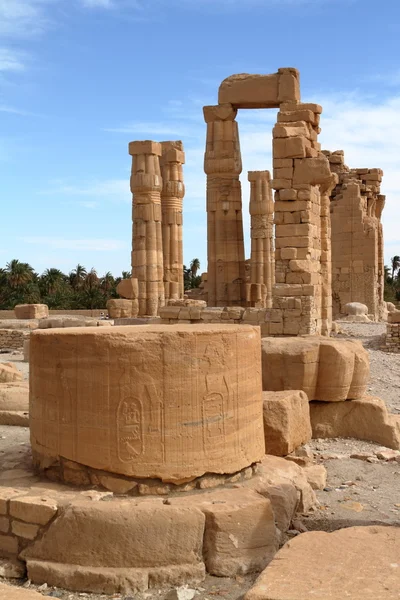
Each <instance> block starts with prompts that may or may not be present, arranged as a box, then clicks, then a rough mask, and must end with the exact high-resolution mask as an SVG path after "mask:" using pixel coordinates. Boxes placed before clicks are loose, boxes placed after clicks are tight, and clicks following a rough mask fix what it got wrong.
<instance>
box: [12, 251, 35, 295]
mask: <svg viewBox="0 0 400 600" xmlns="http://www.w3.org/2000/svg"><path fill="white" fill-rule="evenodd" d="M5 271H6V275H7V284H8V285H9V286H10V287H11V288H18V287H22V286H24V285H27V284H28V283H30V282H32V281H33V275H34V271H33V268H32V267H31V265H29V264H28V263H22V262H19V260H17V259H16V258H14V259H13V260H11V261H10V262H9V263H7V264H6V268H5Z"/></svg>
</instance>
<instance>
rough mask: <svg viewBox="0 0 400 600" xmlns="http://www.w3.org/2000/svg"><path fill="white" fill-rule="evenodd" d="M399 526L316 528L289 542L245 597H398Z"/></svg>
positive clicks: (261, 599) (307, 599) (339, 599)
mask: <svg viewBox="0 0 400 600" xmlns="http://www.w3.org/2000/svg"><path fill="white" fill-rule="evenodd" d="M399 555H400V528H398V527H375V526H372V527H349V528H346V529H340V530H338V531H334V532H333V533H326V532H323V531H313V532H308V533H303V534H301V535H298V536H297V537H296V538H294V539H293V540H291V541H290V542H288V543H287V544H285V546H283V548H282V549H281V550H280V551H279V552H278V553H277V554H276V556H275V558H274V559H273V560H272V561H271V563H270V564H269V565H268V567H267V568H266V569H265V570H264V571H263V573H262V574H261V575H260V577H259V578H258V579H257V581H256V583H255V585H254V586H253V587H252V588H251V589H250V590H249V591H248V592H247V594H246V596H245V600H300V599H301V600H343V598H351V600H378V598H379V600H394V599H395V598H397V597H398V593H399Z"/></svg>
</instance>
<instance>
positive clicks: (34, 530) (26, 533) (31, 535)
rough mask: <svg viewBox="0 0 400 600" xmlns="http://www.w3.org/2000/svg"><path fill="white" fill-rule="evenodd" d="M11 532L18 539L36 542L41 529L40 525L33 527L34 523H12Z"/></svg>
mask: <svg viewBox="0 0 400 600" xmlns="http://www.w3.org/2000/svg"><path fill="white" fill-rule="evenodd" d="M11 531H12V533H13V534H14V535H16V536H17V537H22V538H24V539H26V540H34V539H35V538H36V536H37V534H38V532H39V527H38V525H32V523H21V522H20V521H12V523H11Z"/></svg>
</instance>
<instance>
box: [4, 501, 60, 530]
mask: <svg viewBox="0 0 400 600" xmlns="http://www.w3.org/2000/svg"><path fill="white" fill-rule="evenodd" d="M56 512H57V502H56V501H54V500H51V499H50V498H46V497H43V498H42V497H41V496H37V497H35V496H23V497H21V498H12V499H11V500H10V515H11V516H12V517H15V518H17V519H20V520H21V521H25V522H26V523H36V524H37V525H47V523H48V522H49V521H50V519H52V518H53V517H54V515H55V514H56Z"/></svg>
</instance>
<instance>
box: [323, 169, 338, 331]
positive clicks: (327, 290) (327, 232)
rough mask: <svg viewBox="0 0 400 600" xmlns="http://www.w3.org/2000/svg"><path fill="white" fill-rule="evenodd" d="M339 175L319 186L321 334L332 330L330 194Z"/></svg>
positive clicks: (334, 175) (333, 175) (334, 174)
mask: <svg viewBox="0 0 400 600" xmlns="http://www.w3.org/2000/svg"><path fill="white" fill-rule="evenodd" d="M338 180H339V177H338V175H337V174H336V173H332V176H331V179H330V180H329V179H327V180H326V181H325V182H324V183H323V184H322V185H321V187H320V190H321V285H322V288H321V335H327V336H329V335H330V334H331V331H332V228H331V213H330V208H331V207H330V204H331V194H332V190H333V189H334V187H335V186H336V185H337V182H338Z"/></svg>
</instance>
